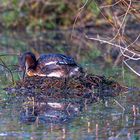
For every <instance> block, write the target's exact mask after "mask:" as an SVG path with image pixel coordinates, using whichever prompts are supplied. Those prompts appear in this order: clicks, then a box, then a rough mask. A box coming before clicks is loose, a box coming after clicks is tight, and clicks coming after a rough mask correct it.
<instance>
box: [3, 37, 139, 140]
mask: <svg viewBox="0 0 140 140" xmlns="http://www.w3.org/2000/svg"><path fill="white" fill-rule="evenodd" d="M1 39H2V41H3V43H4V39H3V38H1ZM6 41H7V40H6ZM8 41H9V40H8ZM12 43H13V41H12ZM12 43H11V45H12ZM9 44H10V43H9ZM16 45H20V46H21V48H22V46H23V48H24V42H20V43H19V42H16ZM50 47H51V46H50ZM48 48H49V47H48ZM1 50H2V49H1ZM6 50H8V51H7V52H8V53H9V52H12V53H14V52H16V53H17V52H18V51H17V50H15V51H13V50H14V49H13V50H10V49H9V48H8V47H7V48H3V52H4V53H5V52H6ZM41 52H42V50H41ZM78 58H79V56H78V57H77V59H78ZM4 60H5V61H6V62H7V63H8V64H10V63H11V61H12V62H14V64H17V57H16V56H8V58H7V57H5V58H4ZM84 62H85V61H84ZM84 62H81V63H82V66H83V67H84V68H85V69H86V70H87V71H88V72H89V73H95V74H99V75H105V76H107V77H111V78H112V79H113V80H115V81H118V82H119V83H121V84H123V85H127V86H129V87H139V86H140V80H139V77H137V76H136V75H134V74H133V73H132V72H131V71H129V70H128V69H126V68H124V69H123V68H120V67H118V68H114V69H112V67H111V66H110V67H109V66H108V65H104V64H103V62H101V63H99V65H95V64H93V63H91V62H89V63H87V61H86V63H84ZM7 63H6V64H7ZM12 64H13V63H12ZM103 65H104V66H103ZM9 67H10V69H15V68H13V66H9ZM15 67H16V66H15ZM0 71H1V73H0V78H1V79H0V84H1V85H0V88H1V90H0V139H5V140H15V139H34V140H38V139H41V140H42V139H43V140H46V139H50V140H56V139H57V140H61V139H68V140H93V139H96V140H98V139H103V140H104V139H108V140H120V139H122V140H126V139H128V140H138V139H140V111H139V110H140V91H139V89H135V90H134V89H133V88H132V89H133V90H132V91H131V90H130V91H129V92H127V93H121V94H120V95H119V96H117V97H114V98H112V97H110V98H106V99H105V101H104V102H103V101H102V100H100V101H98V102H94V103H90V104H86V103H84V101H83V104H82V105H81V104H80V103H79V101H77V102H73V103H72V104H69V103H68V104H65V105H66V109H56V110H55V109H54V110H53V109H52V110H47V109H46V108H45V110H44V107H43V106H46V104H45V103H44V102H42V101H40V102H35V101H34V98H32V97H31V96H29V97H26V98H25V97H23V96H20V95H18V96H17V95H16V94H15V95H14V94H13V92H12V93H11V94H9V93H7V92H6V91H4V90H2V88H3V87H7V86H8V85H10V84H12V76H11V74H10V72H9V71H8V69H7V70H5V69H4V68H3V66H0ZM19 75H20V73H18V72H13V77H14V80H15V81H16V80H19V78H20V76H19ZM85 102H86V101H85ZM35 103H36V104H37V105H34V104H35ZM50 104H51V102H50ZM38 105H39V108H35V106H38ZM36 110H37V111H36ZM36 112H39V114H37V113H36Z"/></svg>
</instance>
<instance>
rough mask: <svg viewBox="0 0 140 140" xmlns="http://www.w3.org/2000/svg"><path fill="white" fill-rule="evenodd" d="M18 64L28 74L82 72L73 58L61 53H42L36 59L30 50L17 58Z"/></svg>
mask: <svg viewBox="0 0 140 140" xmlns="http://www.w3.org/2000/svg"><path fill="white" fill-rule="evenodd" d="M19 65H20V68H21V69H22V71H24V74H25V73H26V74H27V75H28V76H36V75H37V76H47V77H59V78H60V77H64V78H66V77H71V76H80V75H81V74H82V73H83V69H82V67H80V66H79V65H78V64H77V63H76V62H75V61H74V59H73V58H71V57H69V56H65V55H63V54H42V55H40V57H39V58H38V59H36V57H35V55H34V54H33V53H32V52H25V53H23V54H22V55H21V56H20V58H19Z"/></svg>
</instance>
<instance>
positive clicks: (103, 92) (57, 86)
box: [8, 74, 127, 98]
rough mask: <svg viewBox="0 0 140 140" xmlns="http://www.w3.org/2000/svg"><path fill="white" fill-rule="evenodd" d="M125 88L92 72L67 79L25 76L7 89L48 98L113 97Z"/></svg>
mask: <svg viewBox="0 0 140 140" xmlns="http://www.w3.org/2000/svg"><path fill="white" fill-rule="evenodd" d="M126 90H127V88H126V87H124V86H122V85H120V84H119V83H118V82H115V81H113V80H109V79H107V78H105V77H104V76H97V75H93V74H85V75H83V76H80V77H70V78H67V79H65V78H56V77H51V78H49V77H39V76H33V77H25V79H24V80H21V81H17V83H16V86H15V87H14V88H8V91H10V92H16V93H18V94H19V93H20V95H21V94H22V95H38V96H40V95H45V96H47V97H49V98H80V97H85V96H88V95H89V94H92V96H94V97H95V96H98V97H100V98H103V97H106V96H111V97H114V96H116V95H119V93H121V92H123V91H126Z"/></svg>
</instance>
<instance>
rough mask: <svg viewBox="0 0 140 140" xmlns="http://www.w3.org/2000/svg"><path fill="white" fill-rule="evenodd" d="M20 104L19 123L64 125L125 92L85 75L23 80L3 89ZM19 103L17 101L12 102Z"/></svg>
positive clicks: (122, 88) (124, 88) (102, 80)
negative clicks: (84, 111)
mask: <svg viewBox="0 0 140 140" xmlns="http://www.w3.org/2000/svg"><path fill="white" fill-rule="evenodd" d="M6 90H7V91H8V93H9V94H11V95H14V97H13V99H12V101H13V102H14V103H15V102H16V103H18V101H19V102H20V104H21V108H20V110H19V112H20V114H19V118H20V121H21V122H24V123H33V122H36V121H39V122H42V123H47V124H48V123H63V122H66V121H69V120H71V119H72V118H74V117H75V116H77V115H79V114H80V112H81V111H82V109H83V108H84V107H85V106H87V105H90V104H91V103H94V102H97V101H100V100H101V99H104V98H105V97H114V96H117V95H119V94H120V93H122V92H123V91H126V90H127V88H126V87H124V86H122V85H120V84H119V83H117V82H115V81H113V80H109V79H107V78H105V77H104V76H97V75H93V74H86V75H83V76H80V77H71V78H67V79H64V78H54V77H53V78H49V77H38V76H34V77H26V78H25V79H24V80H21V81H17V83H16V86H15V87H10V88H6ZM15 97H16V99H18V101H17V100H16V101H14V100H15Z"/></svg>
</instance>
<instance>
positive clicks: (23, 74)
mask: <svg viewBox="0 0 140 140" xmlns="http://www.w3.org/2000/svg"><path fill="white" fill-rule="evenodd" d="M25 73H26V71H25V70H24V71H23V73H22V80H24V79H25Z"/></svg>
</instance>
